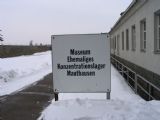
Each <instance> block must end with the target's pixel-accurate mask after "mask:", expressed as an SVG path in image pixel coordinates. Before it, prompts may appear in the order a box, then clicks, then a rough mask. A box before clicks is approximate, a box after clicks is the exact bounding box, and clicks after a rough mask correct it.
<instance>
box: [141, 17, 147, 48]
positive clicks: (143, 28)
mask: <svg viewBox="0 0 160 120" xmlns="http://www.w3.org/2000/svg"><path fill="white" fill-rule="evenodd" d="M140 45H141V51H145V50H146V19H144V20H142V21H140Z"/></svg>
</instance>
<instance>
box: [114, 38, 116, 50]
mask: <svg viewBox="0 0 160 120" xmlns="http://www.w3.org/2000/svg"><path fill="white" fill-rule="evenodd" d="M114 49H115V50H116V36H115V37H114Z"/></svg>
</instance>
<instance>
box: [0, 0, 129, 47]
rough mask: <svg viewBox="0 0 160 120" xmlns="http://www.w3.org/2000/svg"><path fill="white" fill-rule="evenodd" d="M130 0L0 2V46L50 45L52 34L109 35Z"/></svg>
mask: <svg viewBox="0 0 160 120" xmlns="http://www.w3.org/2000/svg"><path fill="white" fill-rule="evenodd" d="M131 1H132V0H0V29H1V30H2V31H0V34H3V36H4V42H3V44H29V41H31V40H33V42H34V44H35V43H38V44H39V43H43V44H50V41H51V39H50V37H51V35H54V34H77V33H81V34H83V33H101V32H109V30H110V28H111V27H112V26H113V25H114V24H115V22H116V21H117V20H118V18H119V17H120V13H121V12H122V11H124V10H125V9H126V8H127V7H128V6H129V4H130V3H131Z"/></svg>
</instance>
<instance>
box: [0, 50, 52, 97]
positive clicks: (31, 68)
mask: <svg viewBox="0 0 160 120" xmlns="http://www.w3.org/2000/svg"><path fill="white" fill-rule="evenodd" d="M51 71H52V66H51V52H50V51H47V52H41V53H35V54H33V55H28V56H19V57H11V58H3V59H0V96H2V95H6V94H10V93H13V92H15V91H17V90H20V89H23V88H24V87H26V86H28V85H30V84H32V83H34V82H36V81H38V80H40V79H42V78H43V77H44V76H45V75H46V74H48V73H50V72H51Z"/></svg>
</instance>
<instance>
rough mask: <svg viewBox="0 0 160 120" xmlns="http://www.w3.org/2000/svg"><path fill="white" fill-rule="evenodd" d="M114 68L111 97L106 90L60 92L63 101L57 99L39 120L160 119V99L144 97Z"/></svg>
mask: <svg viewBox="0 0 160 120" xmlns="http://www.w3.org/2000/svg"><path fill="white" fill-rule="evenodd" d="M111 70H112V72H111V81H112V92H111V100H105V98H106V94H95V93H92V94H82V93H78V94H73V93H68V94H60V96H59V97H60V101H58V102H54V100H53V102H52V104H51V105H50V106H49V107H47V108H46V110H44V111H43V112H42V115H41V117H40V118H39V120H41V119H42V118H43V120H159V119H160V101H150V102H146V101H144V100H142V99H141V98H140V97H139V96H137V95H136V94H134V92H133V91H132V90H131V89H130V87H129V86H128V85H127V84H126V83H125V81H124V79H123V78H122V76H121V75H120V74H119V73H118V72H117V71H116V70H115V68H113V67H111Z"/></svg>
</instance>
